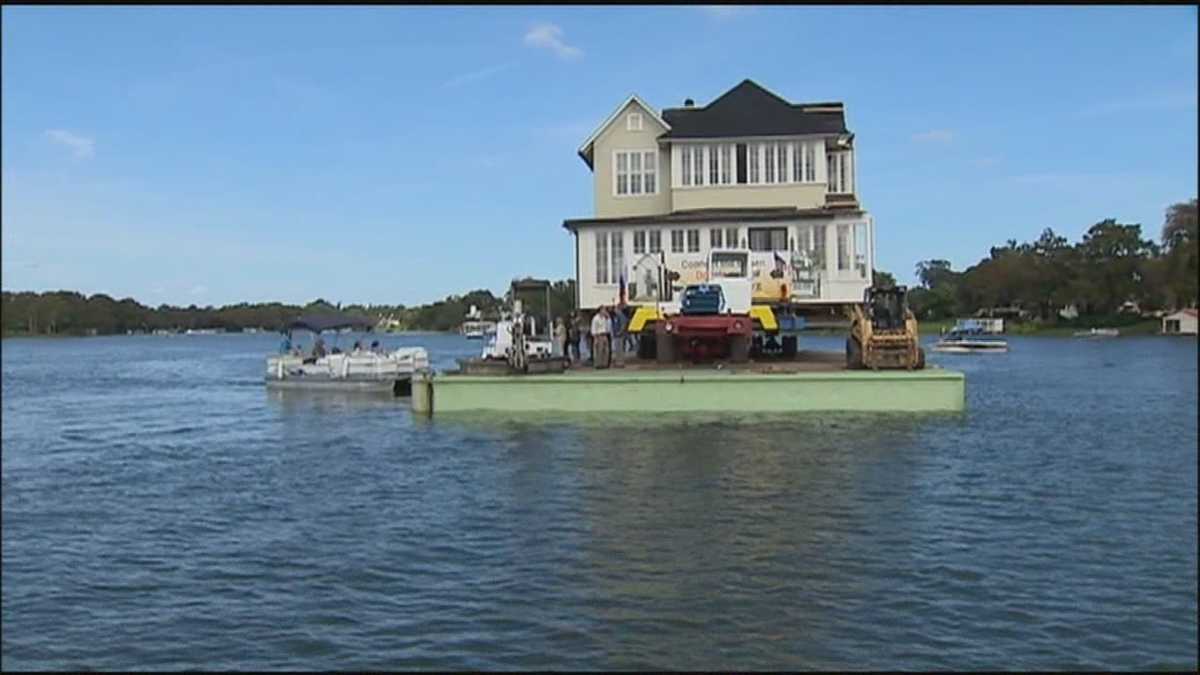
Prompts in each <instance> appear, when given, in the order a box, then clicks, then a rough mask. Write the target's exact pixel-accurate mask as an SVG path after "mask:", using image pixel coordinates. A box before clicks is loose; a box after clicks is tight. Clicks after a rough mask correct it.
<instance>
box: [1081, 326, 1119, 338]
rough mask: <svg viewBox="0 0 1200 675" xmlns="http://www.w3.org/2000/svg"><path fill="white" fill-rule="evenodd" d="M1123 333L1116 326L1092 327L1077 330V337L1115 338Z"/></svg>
mask: <svg viewBox="0 0 1200 675" xmlns="http://www.w3.org/2000/svg"><path fill="white" fill-rule="evenodd" d="M1120 334H1121V331H1119V330H1117V329H1116V328H1092V329H1091V330H1081V331H1076V332H1075V334H1074V337H1077V338H1114V337H1117V336H1119V335H1120Z"/></svg>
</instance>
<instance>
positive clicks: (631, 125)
mask: <svg viewBox="0 0 1200 675" xmlns="http://www.w3.org/2000/svg"><path fill="white" fill-rule="evenodd" d="M625 130H626V131H641V130H642V113H629V114H628V115H626V116H625Z"/></svg>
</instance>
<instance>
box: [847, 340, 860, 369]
mask: <svg viewBox="0 0 1200 675" xmlns="http://www.w3.org/2000/svg"><path fill="white" fill-rule="evenodd" d="M862 367H863V362H862V347H861V346H860V345H859V344H858V340H856V339H855V338H853V337H848V338H846V369H847V370H859V369H861V368H862Z"/></svg>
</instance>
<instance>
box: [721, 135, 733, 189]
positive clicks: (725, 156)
mask: <svg viewBox="0 0 1200 675" xmlns="http://www.w3.org/2000/svg"><path fill="white" fill-rule="evenodd" d="M732 163H733V149H732V146H729V145H722V146H721V185H729V183H730V180H729V174H730V165H731V164H732Z"/></svg>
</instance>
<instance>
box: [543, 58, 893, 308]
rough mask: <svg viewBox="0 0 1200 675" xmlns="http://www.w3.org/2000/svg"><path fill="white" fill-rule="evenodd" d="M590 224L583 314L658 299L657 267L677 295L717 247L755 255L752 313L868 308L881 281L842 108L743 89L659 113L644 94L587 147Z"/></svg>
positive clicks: (579, 226) (584, 232) (579, 238)
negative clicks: (757, 307)
mask: <svg viewBox="0 0 1200 675" xmlns="http://www.w3.org/2000/svg"><path fill="white" fill-rule="evenodd" d="M579 156H580V158H581V159H582V160H583V162H584V163H585V164H586V165H587V167H588V169H590V170H591V172H592V185H593V193H594V200H595V202H594V213H593V215H592V217H590V218H574V219H568V220H566V221H564V222H563V227H565V228H566V229H567V230H568V231H570V232H571V234H572V235H574V238H575V281H576V286H575V287H576V293H577V296H576V306H577V307H579V308H580V309H583V310H593V309H595V308H597V307H599V306H600V305H609V304H616V303H617V302H618V301H619V300H621V299H622V297H624V298H625V299H627V300H628V301H629V302H630V303H632V304H639V303H641V302H652V301H653V299H654V297H656V295H657V293H658V290H659V289H657V287H656V284H657V282H656V281H655V280H656V279H657V278H659V277H656V276H655V275H652V274H650V273H649V272H647V271H646V269H645V268H644V266H643V265H644V263H645V261H647V260H650V259H653V260H654V261H657V262H656V263H655V264H659V265H661V266H663V267H665V268H667V269H668V270H670V271H671V272H674V273H678V275H679V277H678V278H677V279H675V280H674V282H673V286H675V287H676V288H677V289H679V288H682V287H683V286H686V285H687V284H689V283H696V282H699V281H703V280H704V276H705V269H706V264H707V263H706V261H707V257H708V254H709V252H710V251H711V250H714V249H726V248H743V249H750V250H751V251H752V258H751V264H752V267H753V270H754V275H755V284H754V293H755V298H756V302H757V301H759V299H760V298H761V297H769V298H772V299H777V300H780V301H782V302H786V303H791V304H793V305H811V306H818V307H819V306H827V307H833V306H837V305H841V304H845V303H853V302H861V301H862V298H863V291H864V290H865V289H866V288H867V287H868V286H869V285H870V284H871V278H872V274H873V271H874V258H875V250H874V242H875V231H874V221H873V219H872V218H871V216H870V214H869V213H868V212H867V211H866V210H865V209H864V208H863V207H862V205H861V203H860V199H859V192H858V184H857V179H856V175H857V172H856V161H855V145H854V134H853V133H852V132H851V131H850V130H849V129H848V128H847V126H846V113H845V107H844V106H843V104H842V103H836V102H826V103H792V102H789V101H787V100H785V99H784V98H782V97H780V96H778V95H776V94H774V93H772V92H770V91H768V90H767V89H765V88H764V87H762V86H761V85H759V84H757V83H755V82H753V81H751V80H744V81H742V82H741V83H740V84H738V85H737V86H735V87H733V88H732V89H730V90H729V91H727V92H725V93H724V94H722V95H721V96H719V97H718V98H717V99H715V100H713V101H712V102H711V103H709V104H708V105H704V106H697V105H695V103H694V102H693V101H692V100H691V99H687V100H685V101H684V102H683V107H679V108H666V109H663V110H661V111H659V110H656V109H655V108H653V107H651V106H650V105H649V104H648V103H646V102H645V101H643V100H642V99H641V98H639V97H638V96H637V95H636V94H634V95H631V96H630V97H629V98H627V99H626V100H625V101H624V102H623V103H621V104H620V105H619V106H617V108H616V110H614V111H613V112H612V113H611V114H610V115H609V116H608V117H607V118H606V119H605V120H604V121H603V122H602V123H601V124H600V126H599V127H598V128H597V129H596V130H595V131H594V132H593V133H592V134H591V136H589V137H588V138H587V139H586V140H585V141H584V142H583V145H581V146H580V148H579Z"/></svg>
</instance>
